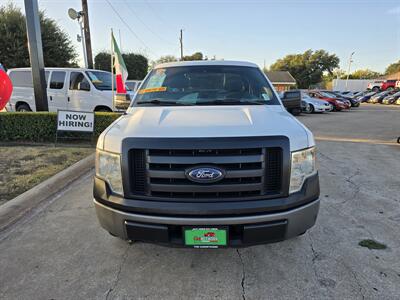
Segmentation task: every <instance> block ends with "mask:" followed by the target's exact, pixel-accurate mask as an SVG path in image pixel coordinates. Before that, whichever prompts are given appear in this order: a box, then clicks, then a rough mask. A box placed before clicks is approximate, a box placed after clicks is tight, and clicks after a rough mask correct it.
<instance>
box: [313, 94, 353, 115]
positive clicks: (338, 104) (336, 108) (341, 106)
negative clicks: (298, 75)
mask: <svg viewBox="0 0 400 300" xmlns="http://www.w3.org/2000/svg"><path fill="white" fill-rule="evenodd" d="M307 93H308V95H310V97H312V98H318V99H322V100H325V101H328V102H329V103H330V104H331V105H332V106H333V110H334V111H341V110H342V109H345V108H346V105H345V104H344V103H343V102H341V101H338V100H337V98H336V97H335V96H333V95H331V94H328V93H325V92H323V91H319V90H315V91H308V92H307Z"/></svg>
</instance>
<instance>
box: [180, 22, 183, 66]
mask: <svg viewBox="0 0 400 300" xmlns="http://www.w3.org/2000/svg"><path fill="white" fill-rule="evenodd" d="M179 42H180V44H181V60H183V29H181V36H180V38H179Z"/></svg>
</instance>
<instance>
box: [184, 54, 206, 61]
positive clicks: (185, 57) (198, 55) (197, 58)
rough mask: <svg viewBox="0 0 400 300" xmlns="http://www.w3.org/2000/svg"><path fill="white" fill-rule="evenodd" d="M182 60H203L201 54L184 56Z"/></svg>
mask: <svg viewBox="0 0 400 300" xmlns="http://www.w3.org/2000/svg"><path fill="white" fill-rule="evenodd" d="M183 60H203V53H201V52H195V53H193V54H192V55H185V56H184V57H183Z"/></svg>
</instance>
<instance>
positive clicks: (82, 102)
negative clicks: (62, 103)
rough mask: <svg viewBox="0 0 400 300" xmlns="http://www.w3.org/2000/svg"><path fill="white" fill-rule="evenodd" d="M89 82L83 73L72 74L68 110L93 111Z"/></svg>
mask: <svg viewBox="0 0 400 300" xmlns="http://www.w3.org/2000/svg"><path fill="white" fill-rule="evenodd" d="M90 89H91V87H90V83H89V80H88V79H87V78H86V76H85V75H84V74H83V73H82V72H71V74H70V80H69V90H68V101H67V103H68V109H70V110H76V111H93V108H92V107H91V105H89V104H90V103H91V100H92V99H91V98H92V97H91V91H90Z"/></svg>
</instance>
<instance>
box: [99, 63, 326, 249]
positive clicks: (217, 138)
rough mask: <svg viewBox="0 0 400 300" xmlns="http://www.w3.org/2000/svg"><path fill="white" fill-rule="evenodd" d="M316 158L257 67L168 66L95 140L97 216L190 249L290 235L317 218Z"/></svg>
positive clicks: (113, 230)
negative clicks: (96, 141) (96, 140)
mask: <svg viewBox="0 0 400 300" xmlns="http://www.w3.org/2000/svg"><path fill="white" fill-rule="evenodd" d="M315 156H316V151H315V142H314V138H313V135H312V133H311V132H310V131H309V130H308V129H307V128H306V127H305V126H304V125H302V124H301V123H300V122H299V121H298V120H297V119H296V118H295V117H293V116H292V115H291V114H290V113H288V112H287V111H286V109H285V108H284V107H283V105H282V103H281V100H280V99H279V97H278V95H277V93H276V91H275V90H274V88H273V87H272V84H271V82H269V80H268V79H267V78H266V76H265V75H264V74H263V72H262V71H261V70H260V69H259V68H258V67H257V66H256V65H255V64H252V63H247V62H233V61H198V62H176V63H166V64H161V65H159V66H157V67H155V68H154V69H153V70H152V71H151V72H150V73H149V74H148V75H147V77H146V78H145V79H144V81H143V83H142V85H141V87H140V90H139V91H137V93H136V95H135V98H134V101H133V102H132V104H131V106H130V107H129V108H128V110H127V112H126V113H125V114H124V115H122V116H121V117H120V118H119V119H118V120H116V121H115V122H114V123H113V124H111V125H110V126H109V127H108V128H107V129H106V130H105V131H104V132H103V133H102V134H101V135H100V137H99V139H98V143H97V149H96V175H95V178H94V204H95V207H96V213H97V217H98V219H99V221H100V224H101V226H102V227H103V228H104V229H105V230H107V231H108V232H109V233H110V234H112V235H114V236H118V237H120V238H122V239H125V240H130V241H143V242H150V243H160V244H167V245H175V246H187V247H192V248H218V247H240V246H249V245H254V244H263V243H268V242H276V241H281V240H284V239H288V238H293V237H296V236H299V235H302V234H303V233H305V232H306V231H307V230H308V229H309V228H311V227H312V226H313V225H314V224H315V222H316V218H317V214H318V210H319V181H318V172H317V169H316V164H315Z"/></svg>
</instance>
